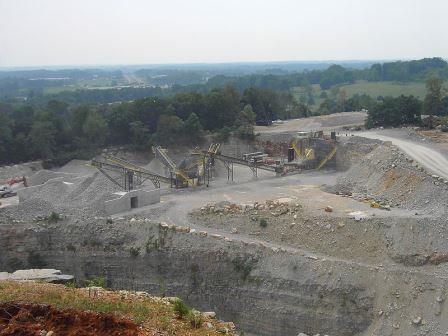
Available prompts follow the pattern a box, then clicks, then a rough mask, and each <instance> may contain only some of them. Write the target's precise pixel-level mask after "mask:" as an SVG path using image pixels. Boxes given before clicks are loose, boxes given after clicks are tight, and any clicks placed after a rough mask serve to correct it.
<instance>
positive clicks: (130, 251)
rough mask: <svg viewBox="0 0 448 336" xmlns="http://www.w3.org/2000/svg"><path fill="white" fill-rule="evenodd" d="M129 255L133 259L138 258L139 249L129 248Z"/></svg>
mask: <svg viewBox="0 0 448 336" xmlns="http://www.w3.org/2000/svg"><path fill="white" fill-rule="evenodd" d="M129 253H130V255H131V257H133V258H136V257H138V255H139V254H140V247H134V246H131V248H130V249H129Z"/></svg>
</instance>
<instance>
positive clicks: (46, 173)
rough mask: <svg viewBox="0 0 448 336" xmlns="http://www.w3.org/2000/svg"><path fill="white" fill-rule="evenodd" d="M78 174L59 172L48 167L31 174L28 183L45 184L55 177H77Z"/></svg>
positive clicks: (30, 184)
mask: <svg viewBox="0 0 448 336" xmlns="http://www.w3.org/2000/svg"><path fill="white" fill-rule="evenodd" d="M77 176H78V175H77V174H69V173H59V172H54V171H51V170H47V169H42V170H39V171H38V172H37V173H35V174H33V175H31V176H30V177H29V178H28V179H27V183H28V185H29V186H37V185H40V184H44V183H45V182H47V181H49V180H51V179H54V178H58V177H66V178H72V177H77Z"/></svg>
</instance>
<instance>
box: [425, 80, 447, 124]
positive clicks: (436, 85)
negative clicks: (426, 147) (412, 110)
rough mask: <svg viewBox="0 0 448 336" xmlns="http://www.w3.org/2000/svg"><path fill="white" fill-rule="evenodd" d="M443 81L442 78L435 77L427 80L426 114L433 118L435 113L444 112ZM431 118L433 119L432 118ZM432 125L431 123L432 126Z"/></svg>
mask: <svg viewBox="0 0 448 336" xmlns="http://www.w3.org/2000/svg"><path fill="white" fill-rule="evenodd" d="M442 84H443V81H442V80H441V79H440V78H437V77H433V78H431V79H428V80H427V81H426V96H425V100H424V103H423V106H424V111H425V114H427V115H429V116H430V118H432V117H433V116H434V115H438V114H441V113H442V110H443V105H442V98H443V89H442ZM430 120H431V119H430ZM431 126H432V125H431V124H430V127H431Z"/></svg>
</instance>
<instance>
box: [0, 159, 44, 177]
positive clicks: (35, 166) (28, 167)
mask: <svg viewBox="0 0 448 336" xmlns="http://www.w3.org/2000/svg"><path fill="white" fill-rule="evenodd" d="M41 169H42V164H41V162H39V161H36V162H28V163H23V164H16V165H12V166H2V167H0V180H6V179H9V178H13V177H19V176H30V175H32V174H34V173H35V172H36V171H39V170H41Z"/></svg>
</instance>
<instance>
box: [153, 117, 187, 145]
mask: <svg viewBox="0 0 448 336" xmlns="http://www.w3.org/2000/svg"><path fill="white" fill-rule="evenodd" d="M183 127H184V122H183V121H182V119H180V118H179V117H177V116H167V115H161V116H160V118H159V121H158V122H157V133H156V135H155V139H156V142H157V143H159V144H164V145H169V144H173V143H175V142H176V141H177V140H179V139H180V138H182V136H183V132H182V131H183Z"/></svg>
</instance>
